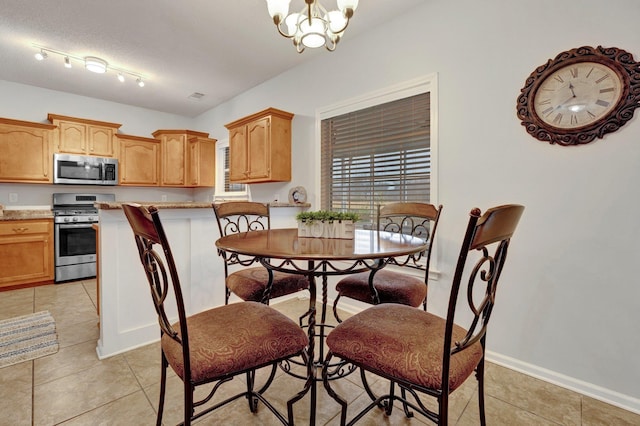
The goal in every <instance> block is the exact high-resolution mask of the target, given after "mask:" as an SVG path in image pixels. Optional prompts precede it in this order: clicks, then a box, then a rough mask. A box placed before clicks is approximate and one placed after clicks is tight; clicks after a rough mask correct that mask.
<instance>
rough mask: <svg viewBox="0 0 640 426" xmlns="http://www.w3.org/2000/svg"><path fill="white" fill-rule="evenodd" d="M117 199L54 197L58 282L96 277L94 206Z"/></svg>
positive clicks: (65, 194)
mask: <svg viewBox="0 0 640 426" xmlns="http://www.w3.org/2000/svg"><path fill="white" fill-rule="evenodd" d="M115 199H116V197H115V194H73V193H56V194H53V214H54V219H53V222H54V225H53V231H54V244H55V250H54V251H55V282H56V283H58V282H63V281H70V280H78V279H82V278H90V277H95V276H96V231H95V230H94V229H93V224H95V223H98V209H97V208H96V207H95V206H94V203H96V202H109V201H115Z"/></svg>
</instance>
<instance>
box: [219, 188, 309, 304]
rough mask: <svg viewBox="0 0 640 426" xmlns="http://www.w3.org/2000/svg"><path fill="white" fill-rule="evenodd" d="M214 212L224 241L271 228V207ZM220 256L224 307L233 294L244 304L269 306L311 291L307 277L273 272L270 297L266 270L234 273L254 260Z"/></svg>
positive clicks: (244, 205) (249, 205)
mask: <svg viewBox="0 0 640 426" xmlns="http://www.w3.org/2000/svg"><path fill="white" fill-rule="evenodd" d="M213 211H214V212H215V214H216V219H217V220H218V229H219V230H220V236H221V237H224V236H227V235H230V234H237V233H240V232H252V231H259V230H266V229H270V228H271V216H270V213H269V206H268V205H266V204H263V203H257V202H251V201H231V202H226V203H213ZM219 254H220V255H221V256H223V258H224V275H225V284H226V285H225V298H224V300H225V304H228V303H229V297H230V296H231V293H233V294H235V295H236V296H238V297H239V298H240V299H242V300H245V301H248V300H251V301H254V302H263V303H266V304H268V303H269V299H273V298H276V297H280V296H285V295H288V294H292V293H296V292H298V291H302V290H306V289H308V288H309V281H308V279H307V277H306V276H304V275H298V274H287V273H284V272H278V271H274V272H273V284H272V285H271V292H270V293H269V294H268V295H267V294H266V293H265V290H266V289H267V285H268V283H269V272H268V271H267V269H266V268H264V267H262V266H259V267H251V268H243V269H239V270H235V271H233V269H234V268H235V267H237V266H249V265H251V264H252V263H253V262H254V258H249V257H247V258H243V257H242V256H240V255H238V254H227V253H219Z"/></svg>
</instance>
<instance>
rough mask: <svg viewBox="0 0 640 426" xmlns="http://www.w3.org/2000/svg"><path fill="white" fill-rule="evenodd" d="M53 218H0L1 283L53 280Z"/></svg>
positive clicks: (9, 284) (6, 285) (13, 283)
mask: <svg viewBox="0 0 640 426" xmlns="http://www.w3.org/2000/svg"><path fill="white" fill-rule="evenodd" d="M53 274H54V266H53V219H28V220H11V221H1V222H0V287H8V286H14V285H19V284H30V283H39V282H45V281H51V282H53Z"/></svg>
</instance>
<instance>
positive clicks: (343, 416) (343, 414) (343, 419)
mask: <svg viewBox="0 0 640 426" xmlns="http://www.w3.org/2000/svg"><path fill="white" fill-rule="evenodd" d="M332 356H333V354H332V353H331V351H329V353H327V357H326V359H325V361H324V365H323V366H322V383H323V384H324V388H325V389H326V390H327V393H328V394H329V396H330V397H331V398H333V399H334V400H335V401H336V402H337V403H338V404H340V406H341V407H342V408H341V411H340V426H344V425H345V424H346V423H347V401H345V400H344V399H342V398H341V397H340V395H338V394H337V393H336V392H335V391H334V390H333V389H332V388H331V385H330V384H329V365H330V364H331V363H330V362H329V361H331V357H332Z"/></svg>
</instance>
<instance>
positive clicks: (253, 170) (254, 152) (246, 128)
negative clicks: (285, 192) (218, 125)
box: [225, 108, 293, 183]
mask: <svg viewBox="0 0 640 426" xmlns="http://www.w3.org/2000/svg"><path fill="white" fill-rule="evenodd" d="M292 119H293V114H291V113H289V112H286V111H281V110H279V109H275V108H267V109H266V110H264V111H260V112H257V113H255V114H252V115H250V116H247V117H244V118H241V119H239V120H236V121H234V122H231V123H228V124H225V127H226V128H227V129H228V130H229V179H230V181H231V182H238V183H260V182H286V181H290V180H291V120H292Z"/></svg>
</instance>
